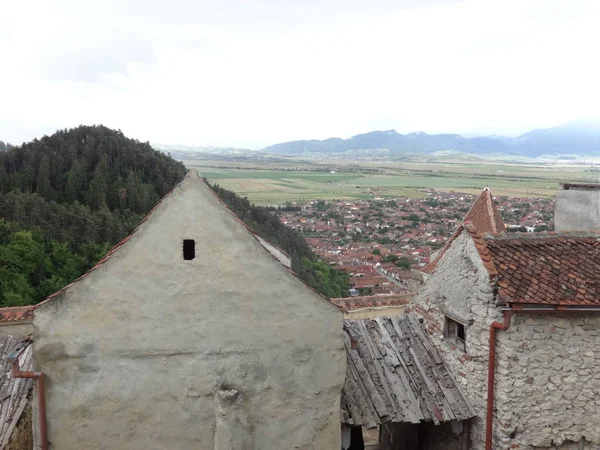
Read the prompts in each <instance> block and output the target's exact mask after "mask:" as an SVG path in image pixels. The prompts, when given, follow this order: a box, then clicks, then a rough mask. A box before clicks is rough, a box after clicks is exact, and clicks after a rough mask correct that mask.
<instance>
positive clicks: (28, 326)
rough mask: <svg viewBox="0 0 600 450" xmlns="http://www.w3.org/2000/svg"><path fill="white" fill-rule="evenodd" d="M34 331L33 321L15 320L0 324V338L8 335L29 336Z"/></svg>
mask: <svg viewBox="0 0 600 450" xmlns="http://www.w3.org/2000/svg"><path fill="white" fill-rule="evenodd" d="M32 332H33V322H30V321H15V322H7V323H3V324H0V339H4V338H6V337H7V336H27V335H28V334H30V333H32Z"/></svg>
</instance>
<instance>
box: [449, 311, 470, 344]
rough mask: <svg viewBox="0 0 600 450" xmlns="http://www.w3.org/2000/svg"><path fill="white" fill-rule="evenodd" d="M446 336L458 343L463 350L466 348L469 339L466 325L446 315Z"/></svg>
mask: <svg viewBox="0 0 600 450" xmlns="http://www.w3.org/2000/svg"><path fill="white" fill-rule="evenodd" d="M444 337H445V338H446V339H447V340H449V341H450V342H453V343H455V344H457V346H459V347H460V349H461V350H463V351H464V350H465V341H466V340H467V332H466V329H465V326H464V325H463V324H462V323H460V322H457V321H456V320H454V319H451V318H450V317H447V316H446V323H445V326H444Z"/></svg>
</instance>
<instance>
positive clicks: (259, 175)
mask: <svg viewBox="0 0 600 450" xmlns="http://www.w3.org/2000/svg"><path fill="white" fill-rule="evenodd" d="M185 163H186V165H187V166H188V167H194V168H196V169H198V170H199V171H200V173H201V174H202V175H203V176H205V177H206V178H207V179H208V180H209V181H210V182H211V183H217V184H219V185H221V186H223V187H224V188H226V189H230V190H232V191H235V192H236V193H238V194H240V195H243V196H247V197H248V198H249V199H250V200H251V201H253V202H254V203H256V204H261V205H267V204H281V203H284V202H287V201H304V200H315V199H325V200H331V199H340V200H342V199H366V198H374V197H382V198H392V197H398V196H406V197H419V196H423V195H425V194H424V192H423V189H429V188H433V189H436V190H440V191H445V192H448V191H455V192H462V193H472V194H476V193H479V192H480V191H481V189H483V188H484V187H486V186H488V187H490V188H491V189H492V192H493V193H494V194H495V195H505V196H512V197H540V196H543V197H551V196H553V195H554V194H555V192H556V189H557V188H558V184H559V182H561V181H582V182H583V181H585V182H594V181H597V180H598V178H599V175H600V173H598V172H594V171H591V170H590V167H589V166H584V165H566V164H564V165H558V164H547V165H541V164H536V165H533V164H524V165H518V164H498V163H490V164H482V163H480V162H478V163H476V164H469V163H460V164H457V163H443V162H442V163H365V164H362V165H357V164H353V165H352V166H350V165H348V164H341V163H338V165H337V166H336V165H333V164H332V162H331V161H327V162H323V161H320V162H317V163H310V164H308V163H306V164H302V165H298V164H295V165H294V166H293V167H291V166H290V167H287V166H285V165H282V164H264V163H261V164H252V163H247V164H240V163H237V164H236V167H243V168H229V167H227V165H228V164H229V165H232V164H231V163H225V162H219V161H186V162H185ZM324 167H327V168H328V169H327V171H326V172H307V171H305V170H302V169H310V170H315V169H320V170H325V169H324ZM284 168H285V169H288V170H282V169H284ZM357 168H358V169H360V168H368V169H371V170H376V171H379V172H378V173H375V174H365V173H352V172H350V170H357ZM299 169H300V170H299ZM329 169H331V170H335V173H330V170H329Z"/></svg>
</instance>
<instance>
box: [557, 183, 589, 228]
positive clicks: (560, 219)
mask: <svg viewBox="0 0 600 450" xmlns="http://www.w3.org/2000/svg"><path fill="white" fill-rule="evenodd" d="M554 229H555V231H590V230H600V184H592V183H587V184H584V183H561V184H560V187H559V188H558V191H557V192H556V209H555V210H554Z"/></svg>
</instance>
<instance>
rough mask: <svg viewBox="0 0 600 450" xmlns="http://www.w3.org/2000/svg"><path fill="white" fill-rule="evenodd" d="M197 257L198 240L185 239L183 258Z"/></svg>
mask: <svg viewBox="0 0 600 450" xmlns="http://www.w3.org/2000/svg"><path fill="white" fill-rule="evenodd" d="M195 257H196V241H194V240H193V239H184V240H183V259H185V260H186V261H190V260H192V259H194V258H195Z"/></svg>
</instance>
